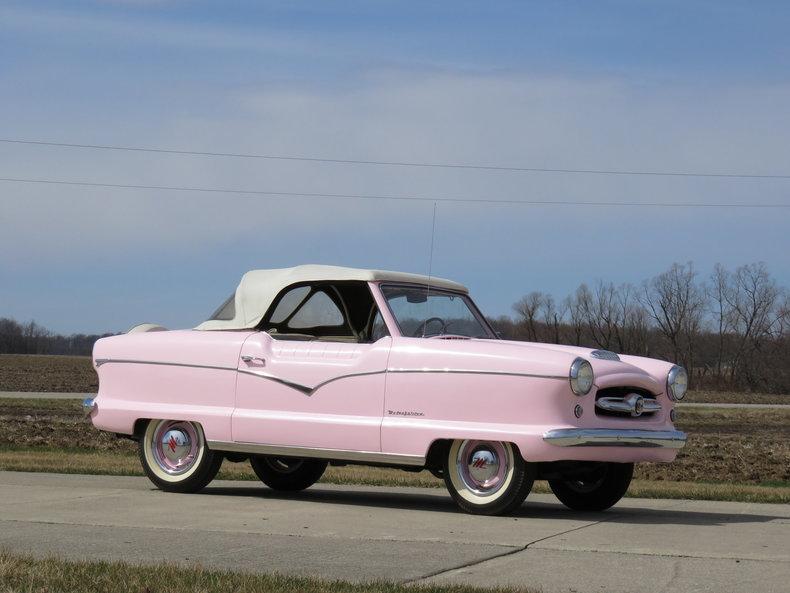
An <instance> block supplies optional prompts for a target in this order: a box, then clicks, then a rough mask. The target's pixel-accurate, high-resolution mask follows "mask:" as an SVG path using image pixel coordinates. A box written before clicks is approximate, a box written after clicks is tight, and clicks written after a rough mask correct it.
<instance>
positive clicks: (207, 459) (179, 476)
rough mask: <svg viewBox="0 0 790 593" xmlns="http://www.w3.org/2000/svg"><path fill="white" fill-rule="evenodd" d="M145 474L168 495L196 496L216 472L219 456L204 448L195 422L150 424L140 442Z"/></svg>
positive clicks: (159, 421)
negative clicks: (181, 493)
mask: <svg viewBox="0 0 790 593" xmlns="http://www.w3.org/2000/svg"><path fill="white" fill-rule="evenodd" d="M139 453H140V461H141V462H142V464H143V470H145V474H146V475H147V476H148V479H150V480H151V481H152V482H153V483H154V484H155V485H156V486H157V487H158V488H159V489H161V490H165V491H167V492H197V491H198V490H201V489H203V488H204V487H205V486H206V485H207V484H208V483H209V482H210V481H211V480H213V479H214V476H216V475H217V472H218V471H219V466H220V465H222V454H221V453H215V452H214V451H212V450H210V449H209V448H208V447H207V446H206V439H205V438H204V436H203V429H202V428H201V427H200V425H199V424H196V423H195V422H186V421H182V420H151V421H149V422H148V424H147V425H146V427H145V432H144V433H143V435H142V438H141V439H140V442H139Z"/></svg>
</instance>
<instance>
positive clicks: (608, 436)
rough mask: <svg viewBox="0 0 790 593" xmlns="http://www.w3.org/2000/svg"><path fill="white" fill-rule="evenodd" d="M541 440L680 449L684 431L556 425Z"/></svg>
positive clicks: (571, 444)
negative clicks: (564, 426)
mask: <svg viewBox="0 0 790 593" xmlns="http://www.w3.org/2000/svg"><path fill="white" fill-rule="evenodd" d="M543 440H544V441H546V442H547V443H550V444H552V445H557V446H558V447H653V448H661V449H682V448H683V446H684V445H685V444H686V433H685V432H681V431H679V430H631V429H622V430H617V429H609V428H557V429H554V430H549V431H547V432H546V433H544V434H543Z"/></svg>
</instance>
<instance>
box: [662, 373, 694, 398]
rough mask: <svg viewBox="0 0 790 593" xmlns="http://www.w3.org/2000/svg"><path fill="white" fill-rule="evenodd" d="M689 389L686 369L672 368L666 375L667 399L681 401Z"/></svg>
mask: <svg viewBox="0 0 790 593" xmlns="http://www.w3.org/2000/svg"><path fill="white" fill-rule="evenodd" d="M688 387H689V376H688V373H687V372H686V369H684V368H683V367H679V366H677V365H676V366H673V367H672V368H671V369H670V370H669V375H667V393H669V397H671V398H672V399H674V400H676V401H680V400H682V399H683V398H684V397H685V396H686V391H687V390H688Z"/></svg>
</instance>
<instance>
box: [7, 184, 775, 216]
mask: <svg viewBox="0 0 790 593" xmlns="http://www.w3.org/2000/svg"><path fill="white" fill-rule="evenodd" d="M0 182H7V183H29V184H43V185H67V186H77V187H94V188H105V189H131V190H154V191H168V192H194V193H212V194H228V195H240V196H250V197H254V196H266V197H294V198H321V199H325V200H331V199H340V200H391V201H408V202H451V203H456V204H512V205H523V206H629V207H631V206H635V207H656V208H722V209H723V208H790V204H754V203H751V204H750V203H726V202H725V203H709V202H612V201H591V202H585V201H580V200H516V199H497V198H494V199H486V198H456V197H435V196H396V195H376V194H336V193H318V192H292V191H270V190H257V189H231V188H215V187H188V186H174V185H141V184H125V183H101V182H94V181H67V180H62V179H30V178H20V177H0Z"/></svg>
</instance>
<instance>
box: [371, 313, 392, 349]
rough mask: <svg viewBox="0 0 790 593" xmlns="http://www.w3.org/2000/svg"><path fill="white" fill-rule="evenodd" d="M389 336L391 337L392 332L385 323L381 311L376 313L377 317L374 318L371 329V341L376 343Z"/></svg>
mask: <svg viewBox="0 0 790 593" xmlns="http://www.w3.org/2000/svg"><path fill="white" fill-rule="evenodd" d="M388 335H390V332H389V330H388V329H387V326H386V325H385V323H384V318H383V317H382V316H381V312H380V311H376V316H375V317H374V318H373V324H372V326H371V328H370V341H371V342H375V341H377V340H380V339H381V338H383V337H385V336H388Z"/></svg>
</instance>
